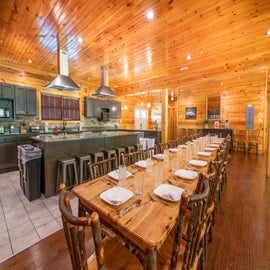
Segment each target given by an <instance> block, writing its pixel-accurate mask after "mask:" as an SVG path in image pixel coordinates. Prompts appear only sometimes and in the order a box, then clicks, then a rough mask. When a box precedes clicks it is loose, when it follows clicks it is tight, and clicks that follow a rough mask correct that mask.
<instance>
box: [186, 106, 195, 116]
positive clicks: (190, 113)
mask: <svg viewBox="0 0 270 270" xmlns="http://www.w3.org/2000/svg"><path fill="white" fill-rule="evenodd" d="M196 117H197V108H196V107H187V108H186V111H185V118H186V119H196Z"/></svg>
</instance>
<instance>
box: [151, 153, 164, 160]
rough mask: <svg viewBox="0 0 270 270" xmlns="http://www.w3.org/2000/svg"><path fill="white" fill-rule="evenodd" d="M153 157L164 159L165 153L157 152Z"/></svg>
mask: <svg viewBox="0 0 270 270" xmlns="http://www.w3.org/2000/svg"><path fill="white" fill-rule="evenodd" d="M153 157H154V158H158V159H164V155H163V154H156V155H154V156H153Z"/></svg>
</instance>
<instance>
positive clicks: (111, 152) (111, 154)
mask: <svg viewBox="0 0 270 270" xmlns="http://www.w3.org/2000/svg"><path fill="white" fill-rule="evenodd" d="M104 154H105V158H112V157H114V156H116V150H115V149H106V150H104Z"/></svg>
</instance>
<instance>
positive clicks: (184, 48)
mask: <svg viewBox="0 0 270 270" xmlns="http://www.w3.org/2000/svg"><path fill="white" fill-rule="evenodd" d="M149 10H152V11H153V12H154V18H153V19H152V20H149V19H147V17H146V13H147V11H149ZM269 29H270V2H269V0H215V1H214V0H212V1H209V0H200V1H190V0H181V1H180V0H170V1H169V0H147V1H145V0H103V1H94V0H92V1H87V0H84V1H83V0H76V1H75V0H69V1H66V0H43V1H41V0H35V1H30V0H5V1H0V68H1V66H2V68H7V67H8V68H20V69H24V70H26V71H27V72H31V73H34V74H44V75H46V76H48V77H51V78H53V77H54V76H55V75H56V74H57V73H58V72H59V64H58V57H57V48H58V45H59V44H64V45H61V46H65V47H66V49H67V50H68V55H69V58H68V59H69V74H70V77H71V78H72V79H73V80H75V81H76V82H77V83H86V84H88V85H89V86H90V87H91V86H99V84H100V67H101V66H102V65H106V66H108V67H109V69H110V86H111V88H113V89H115V91H116V93H117V91H119V92H121V91H124V90H123V89H129V91H131V90H130V89H132V87H130V86H131V85H133V84H134V85H138V84H144V83H145V84H147V82H149V81H151V82H152V85H155V86H156V87H159V84H162V85H164V84H166V82H168V81H175V84H182V85H185V84H190V83H195V82H196V81H202V80H223V79H226V78H227V79H228V78H235V77H237V76H243V75H245V76H247V75H248V74H254V73H259V72H265V71H266V70H268V69H269V66H270V36H267V35H266V32H267V31H268V30H269ZM59 33H64V35H61V36H60V35H59ZM79 37H81V38H82V39H83V42H82V43H79V42H78V38H79ZM187 55H191V60H187V58H186V57H187ZM29 60H31V61H32V63H29V62H28V61H29ZM181 68H184V69H186V68H188V69H186V70H183V71H180V69H181ZM161 82H162V83H161ZM117 87H118V88H117ZM118 89H119V90H118ZM121 89H122V90H121ZM148 90H149V89H148ZM122 94H127V93H122Z"/></svg>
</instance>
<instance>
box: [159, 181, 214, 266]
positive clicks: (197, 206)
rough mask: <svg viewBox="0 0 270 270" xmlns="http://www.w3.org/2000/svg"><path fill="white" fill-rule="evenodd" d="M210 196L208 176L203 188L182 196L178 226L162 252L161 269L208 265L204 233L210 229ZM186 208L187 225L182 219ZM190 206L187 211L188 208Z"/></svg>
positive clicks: (160, 256)
mask: <svg viewBox="0 0 270 270" xmlns="http://www.w3.org/2000/svg"><path fill="white" fill-rule="evenodd" d="M208 196H209V183H208V180H204V181H203V185H202V192H201V193H199V194H194V195H190V196H188V197H187V199H185V198H181V203H180V208H179V216H178V221H177V224H178V225H177V226H178V227H179V229H178V228H177V227H176V228H175V229H174V230H173V231H172V233H171V234H170V235H169V237H168V239H167V240H166V241H165V243H164V245H163V246H162V248H161V250H160V253H159V254H158V267H157V268H158V269H160V270H161V269H162V270H165V269H170V270H173V269H185V270H188V269H194V270H195V269H197V267H198V266H200V267H201V269H204V267H205V250H204V247H205V246H204V243H203V242H204V239H205V237H204V234H205V232H206V223H205V222H206V211H207V203H208ZM181 208H183V209H184V210H185V212H186V214H185V225H184V229H183V231H182V232H181V229H182V228H183V224H182V223H181V221H182V219H183V216H182V215H183V213H181ZM187 209H188V210H187ZM186 210H187V211H186Z"/></svg>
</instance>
